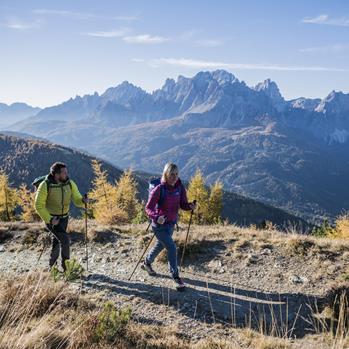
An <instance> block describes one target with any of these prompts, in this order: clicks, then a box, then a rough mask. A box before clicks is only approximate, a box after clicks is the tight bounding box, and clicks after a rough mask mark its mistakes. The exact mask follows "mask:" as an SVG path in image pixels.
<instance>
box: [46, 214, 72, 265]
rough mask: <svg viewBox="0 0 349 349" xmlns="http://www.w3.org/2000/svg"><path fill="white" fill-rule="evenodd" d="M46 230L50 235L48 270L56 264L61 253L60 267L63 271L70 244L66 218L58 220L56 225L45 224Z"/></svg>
mask: <svg viewBox="0 0 349 349" xmlns="http://www.w3.org/2000/svg"><path fill="white" fill-rule="evenodd" d="M46 226H47V228H48V229H49V230H50V232H51V233H52V249H51V255H50V261H49V264H50V268H51V267H52V266H53V265H54V264H56V262H57V259H58V257H59V252H61V257H62V267H63V270H65V269H66V268H65V261H66V260H67V259H69V258H70V246H69V244H70V242H69V237H68V234H67V227H68V217H62V218H59V223H58V224H57V225H52V224H47V225H46Z"/></svg>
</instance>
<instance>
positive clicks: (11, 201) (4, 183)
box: [0, 171, 18, 222]
mask: <svg viewBox="0 0 349 349" xmlns="http://www.w3.org/2000/svg"><path fill="white" fill-rule="evenodd" d="M17 204H18V194H17V190H16V189H15V188H11V186H10V183H9V178H8V175H7V174H6V173H5V172H3V171H0V220H2V221H7V222H8V221H11V220H13V219H14V218H15V213H14V211H15V208H16V206H17Z"/></svg>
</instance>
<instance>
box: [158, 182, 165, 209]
mask: <svg viewBox="0 0 349 349" xmlns="http://www.w3.org/2000/svg"><path fill="white" fill-rule="evenodd" d="M159 185H160V196H159V201H158V207H160V206H162V205H163V203H164V201H165V194H166V188H165V185H164V184H162V183H161V184H159Z"/></svg>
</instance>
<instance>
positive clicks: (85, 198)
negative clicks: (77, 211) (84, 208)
mask: <svg viewBox="0 0 349 349" xmlns="http://www.w3.org/2000/svg"><path fill="white" fill-rule="evenodd" d="M82 202H83V203H84V204H88V203H89V202H90V200H89V198H88V197H87V194H85V195H84V196H83V197H82Z"/></svg>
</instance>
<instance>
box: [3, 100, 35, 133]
mask: <svg viewBox="0 0 349 349" xmlns="http://www.w3.org/2000/svg"><path fill="white" fill-rule="evenodd" d="M40 110H41V109H40V108H35V107H31V106H30V105H28V104H25V103H13V104H10V105H8V104H5V103H0V129H1V128H4V127H7V126H9V125H11V124H13V123H15V122H18V121H21V120H23V119H25V118H27V117H29V116H33V115H36V114H37V113H38V112H39V111H40Z"/></svg>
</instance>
